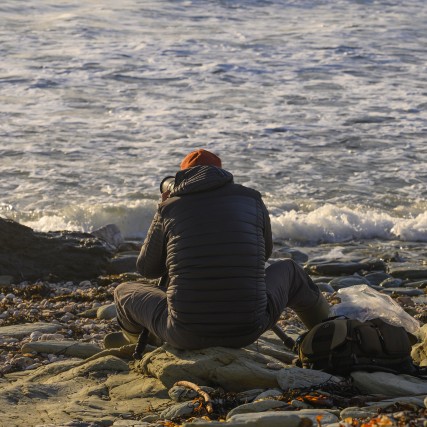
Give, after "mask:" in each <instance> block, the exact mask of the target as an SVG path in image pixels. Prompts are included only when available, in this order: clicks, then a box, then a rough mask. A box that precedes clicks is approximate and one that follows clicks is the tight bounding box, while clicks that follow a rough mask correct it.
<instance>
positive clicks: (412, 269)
mask: <svg viewBox="0 0 427 427" xmlns="http://www.w3.org/2000/svg"><path fill="white" fill-rule="evenodd" d="M388 273H389V274H391V275H392V276H393V277H397V278H399V279H411V280H420V279H427V267H423V266H420V265H418V264H409V263H390V264H389V268H388Z"/></svg>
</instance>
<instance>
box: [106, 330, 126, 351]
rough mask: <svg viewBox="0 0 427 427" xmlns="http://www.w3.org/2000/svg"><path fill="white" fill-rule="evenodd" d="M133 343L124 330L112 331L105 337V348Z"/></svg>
mask: <svg viewBox="0 0 427 427" xmlns="http://www.w3.org/2000/svg"><path fill="white" fill-rule="evenodd" d="M129 344H132V343H131V342H130V341H129V340H128V339H127V338H126V336H125V335H124V334H123V332H111V333H109V334H107V335H105V337H104V348H106V349H107V348H120V347H123V346H124V345H129Z"/></svg>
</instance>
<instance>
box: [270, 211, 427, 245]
mask: <svg viewBox="0 0 427 427" xmlns="http://www.w3.org/2000/svg"><path fill="white" fill-rule="evenodd" d="M271 223H272V229H273V234H274V236H275V238H279V239H285V240H292V241H295V242H300V243H306V242H315V243H339V242H347V241H351V240H363V239H384V240H391V239H396V240H403V241H422V242H424V241H427V213H425V212H424V213H420V214H419V215H418V216H416V217H415V218H401V217H397V216H393V215H391V214H389V213H386V212H381V211H376V210H372V209H366V207H357V208H349V207H339V206H335V205H331V204H326V205H323V206H321V207H319V208H316V209H314V210H312V211H310V212H304V211H296V210H290V211H289V212H284V213H282V214H280V215H277V216H273V217H272V218H271Z"/></svg>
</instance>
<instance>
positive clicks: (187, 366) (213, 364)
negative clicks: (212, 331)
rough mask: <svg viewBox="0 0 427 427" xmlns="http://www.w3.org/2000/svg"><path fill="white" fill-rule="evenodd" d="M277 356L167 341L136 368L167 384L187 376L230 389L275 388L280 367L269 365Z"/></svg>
mask: <svg viewBox="0 0 427 427" xmlns="http://www.w3.org/2000/svg"><path fill="white" fill-rule="evenodd" d="M268 363H277V360H276V359H274V358H272V357H269V356H265V355H262V354H259V353H256V352H254V351H251V350H248V349H230V348H224V347H212V348H207V349H202V350H194V351H182V350H176V349H174V348H172V347H170V346H168V345H167V344H166V345H164V346H162V347H159V348H158V349H156V350H154V351H152V352H151V353H148V354H146V355H145V356H144V357H143V359H142V360H141V361H140V362H138V363H135V369H136V370H137V371H139V372H142V373H144V374H146V375H150V376H153V377H155V378H158V379H159V380H160V381H161V382H162V383H163V384H164V385H165V386H166V387H167V388H171V387H172V386H173V385H174V384H175V382H177V381H181V380H187V381H192V382H195V383H196V384H198V385H199V386H200V385H207V386H212V387H217V386H220V387H222V388H224V389H225V390H228V391H243V390H250V389H254V388H275V387H277V386H278V383H277V380H276V374H277V371H274V370H271V369H268V368H267V364H268Z"/></svg>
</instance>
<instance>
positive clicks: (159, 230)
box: [136, 212, 166, 279]
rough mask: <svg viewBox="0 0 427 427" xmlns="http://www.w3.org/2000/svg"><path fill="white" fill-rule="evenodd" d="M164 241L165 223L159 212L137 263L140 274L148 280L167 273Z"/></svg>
mask: <svg viewBox="0 0 427 427" xmlns="http://www.w3.org/2000/svg"><path fill="white" fill-rule="evenodd" d="M164 239H165V236H164V229H163V223H162V220H161V216H160V214H159V212H157V213H156V215H155V216H154V218H153V221H152V223H151V225H150V228H149V230H148V234H147V237H146V238H145V241H144V244H143V245H142V248H141V252H140V254H139V256H138V260H137V262H136V268H137V270H138V272H139V273H140V274H141V275H142V276H144V277H145V278H147V279H156V278H158V277H161V276H163V275H164V274H165V273H166V251H165V242H164Z"/></svg>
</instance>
